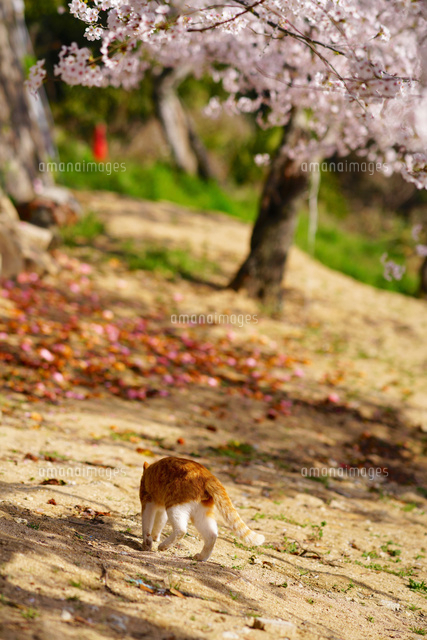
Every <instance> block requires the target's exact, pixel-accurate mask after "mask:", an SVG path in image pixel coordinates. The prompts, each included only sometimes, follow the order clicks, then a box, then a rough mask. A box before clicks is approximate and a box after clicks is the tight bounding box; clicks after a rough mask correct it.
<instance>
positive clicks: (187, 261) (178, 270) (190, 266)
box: [123, 243, 220, 280]
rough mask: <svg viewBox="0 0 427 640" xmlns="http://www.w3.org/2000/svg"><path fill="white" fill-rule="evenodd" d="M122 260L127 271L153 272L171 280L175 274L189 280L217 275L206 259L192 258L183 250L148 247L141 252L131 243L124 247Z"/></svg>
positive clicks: (214, 266)
mask: <svg viewBox="0 0 427 640" xmlns="http://www.w3.org/2000/svg"><path fill="white" fill-rule="evenodd" d="M123 260H124V262H125V263H126V265H127V267H128V269H130V270H131V271H136V270H138V269H141V270H142V271H155V272H157V273H161V274H162V275H163V276H165V277H166V278H173V277H174V276H175V275H176V274H178V275H180V276H181V277H182V278H184V279H187V280H191V279H192V278H194V277H196V276H197V277H199V278H200V277H202V278H203V277H208V276H209V275H212V274H215V273H219V272H220V268H219V266H218V265H217V264H216V263H215V262H212V261H210V260H207V259H206V258H202V259H197V258H194V257H193V256H192V255H191V253H190V251H185V250H184V249H168V248H166V247H161V246H157V247H148V248H144V249H141V250H138V249H136V248H135V246H134V245H133V244H132V243H130V244H129V243H127V244H126V245H125V247H124V252H123Z"/></svg>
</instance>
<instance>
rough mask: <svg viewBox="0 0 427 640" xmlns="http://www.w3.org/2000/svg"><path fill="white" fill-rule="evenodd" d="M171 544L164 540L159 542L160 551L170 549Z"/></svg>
mask: <svg viewBox="0 0 427 640" xmlns="http://www.w3.org/2000/svg"><path fill="white" fill-rule="evenodd" d="M169 547H170V544H167V542H165V541H163V542H161V543H160V544H159V546H158V547H157V549H158V551H166V549H169Z"/></svg>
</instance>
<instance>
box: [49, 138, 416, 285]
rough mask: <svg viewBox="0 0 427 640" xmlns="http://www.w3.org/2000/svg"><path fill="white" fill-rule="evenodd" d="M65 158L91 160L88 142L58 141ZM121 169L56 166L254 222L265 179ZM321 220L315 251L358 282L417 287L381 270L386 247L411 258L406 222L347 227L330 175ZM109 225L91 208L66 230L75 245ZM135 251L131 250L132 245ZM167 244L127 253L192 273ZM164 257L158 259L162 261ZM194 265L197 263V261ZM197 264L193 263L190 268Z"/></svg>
mask: <svg viewBox="0 0 427 640" xmlns="http://www.w3.org/2000/svg"><path fill="white" fill-rule="evenodd" d="M59 149H60V156H61V161H62V162H63V163H65V164H67V163H69V162H71V163H74V166H75V163H77V162H80V163H81V164H82V166H83V163H84V162H85V163H86V165H87V163H93V158H92V156H91V151H90V149H89V147H88V146H87V145H86V144H84V143H81V142H76V141H74V142H73V141H70V140H67V141H66V142H65V141H62V142H61V141H60V142H59ZM116 164H117V165H121V166H119V169H118V170H113V169H114V161H113V160H112V161H111V166H109V165H108V164H107V165H105V166H104V171H99V170H96V171H95V170H94V169H91V170H90V171H77V170H75V169H74V170H71V171H62V172H58V174H57V175H56V179H57V181H58V182H60V183H62V184H64V185H66V186H69V187H72V188H76V189H88V190H109V191H114V192H117V193H121V194H124V195H127V196H131V197H135V198H142V199H146V200H152V201H161V200H164V201H170V202H173V203H175V204H178V205H181V206H184V207H189V208H192V209H195V210H203V211H220V212H223V213H225V214H228V215H230V216H233V217H236V218H239V219H240V220H243V221H245V222H253V220H254V219H255V217H256V212H257V207H258V200H259V196H260V185H253V184H251V185H248V186H245V187H233V186H231V185H228V186H227V187H224V188H223V187H221V186H220V185H219V184H217V183H216V182H215V181H212V180H211V181H207V182H206V181H203V180H201V179H200V178H198V177H194V176H188V175H185V174H183V173H181V172H179V171H176V170H175V169H174V168H172V167H171V166H169V165H168V164H166V163H161V162H157V163H155V164H151V165H144V164H140V163H138V162H136V161H134V160H125V162H123V163H121V162H117V163H116ZM319 197H320V201H319V208H320V222H319V227H318V230H317V234H316V242H315V250H314V257H315V258H316V259H317V260H319V261H320V262H322V263H323V264H325V265H326V266H328V267H330V268H332V269H335V270H336V271H341V272H342V273H345V274H347V275H349V276H351V277H352V278H355V279H356V280H359V281H360V282H364V283H366V284H370V285H372V286H374V287H377V288H379V289H387V290H390V291H397V292H400V293H404V294H407V295H415V293H416V290H417V282H418V277H417V275H416V274H414V273H411V272H409V273H405V274H404V276H403V278H402V279H401V280H392V281H390V282H389V281H387V280H386V279H385V278H384V275H383V271H384V269H383V265H382V264H381V256H382V255H383V254H385V253H387V254H388V259H392V260H394V261H395V262H397V263H398V264H405V263H406V260H407V258H406V254H407V250H408V246H407V245H408V236H409V235H410V234H409V233H408V229H406V228H405V229H403V228H400V227H401V225H395V228H393V230H392V231H390V232H388V234H381V237H380V238H375V239H374V238H370V237H367V236H365V235H361V234H359V233H355V232H350V231H348V230H345V229H344V228H343V226H344V225H343V219H344V218H345V217H346V216H347V215H348V207H347V206H346V202H345V199H343V196H342V195H340V194H339V193H338V191H337V190H336V189H335V188H334V184H333V182H332V183H331V179H330V177H327V178H325V180H324V181H323V182H322V188H321V191H320V196H319ZM325 210H326V211H329V212H330V211H333V212H334V215H326V216H325V215H324V214H323V211H325ZM308 224H309V222H308V214H307V211H306V209H304V208H303V209H302V210H301V212H300V215H299V220H298V225H297V230H296V235H295V243H296V245H297V246H298V247H300V248H301V249H302V250H303V251H307V250H308V239H307V236H308ZM102 231H103V225H102V223H100V221H99V220H97V219H96V216H94V215H91V216H88V217H87V218H85V219H83V220H82V221H80V222H79V223H78V224H77V225H75V227H74V229H72V230H67V229H65V230H64V231H63V237H64V240H65V242H66V243H67V244H69V245H73V244H76V243H77V242H78V239H79V238H85V239H86V240H88V241H90V240H92V239H93V238H94V237H96V235H98V234H99V233H101V232H102ZM128 253H129V254H131V253H132V251H128ZM178 254H179V252H178V250H176V251H175V252H172V253H171V252H170V251H167V250H165V249H163V248H155V249H153V250H151V249H150V251H146V252H145V253H144V254H142V255H134V256H132V255H129V256H128V264H129V266H130V268H135V269H148V270H162V269H163V271H172V272H176V270H177V267H176V265H177V263H179V264H180V265H181V266H180V268H179V271H180V272H181V273H182V274H185V273H187V274H188V271H189V269H188V268H187V267H186V265H185V264H182V263H183V262H184V263H185V261H188V260H190V258H189V257H188V254H187V252H184V251H182V252H181V254H180V255H178ZM159 265H160V266H159ZM194 266H196V265H193V267H194ZM190 270H191V269H190Z"/></svg>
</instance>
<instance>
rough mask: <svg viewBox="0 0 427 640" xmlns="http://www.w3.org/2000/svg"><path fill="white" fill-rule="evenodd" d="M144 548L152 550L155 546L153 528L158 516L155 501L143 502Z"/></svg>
mask: <svg viewBox="0 0 427 640" xmlns="http://www.w3.org/2000/svg"><path fill="white" fill-rule="evenodd" d="M141 508H142V548H143V550H144V551H150V549H151V547H152V546H153V537H152V529H153V525H154V518H155V516H156V510H157V508H156V505H155V504H154V502H145V501H144V502H142V504H141Z"/></svg>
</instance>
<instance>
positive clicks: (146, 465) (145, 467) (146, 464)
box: [144, 462, 150, 471]
mask: <svg viewBox="0 0 427 640" xmlns="http://www.w3.org/2000/svg"><path fill="white" fill-rule="evenodd" d="M149 466H150V465H149V463H148V462H144V471H145V470H146V469H148V467H149Z"/></svg>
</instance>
